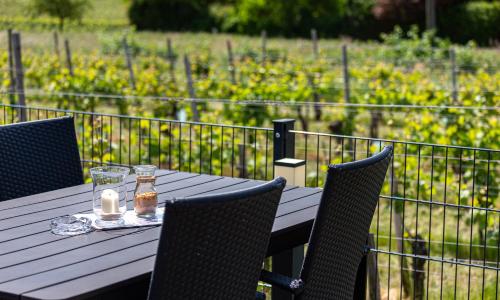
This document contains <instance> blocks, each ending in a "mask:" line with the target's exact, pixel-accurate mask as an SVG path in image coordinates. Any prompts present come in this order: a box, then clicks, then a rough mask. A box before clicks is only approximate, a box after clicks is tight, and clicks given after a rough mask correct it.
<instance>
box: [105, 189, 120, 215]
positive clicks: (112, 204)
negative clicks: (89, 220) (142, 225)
mask: <svg viewBox="0 0 500 300" xmlns="http://www.w3.org/2000/svg"><path fill="white" fill-rule="evenodd" d="M119 208H120V202H119V195H118V193H117V192H116V191H114V190H111V189H105V190H104V191H102V193H101V209H102V213H104V214H116V213H119V212H120V210H119Z"/></svg>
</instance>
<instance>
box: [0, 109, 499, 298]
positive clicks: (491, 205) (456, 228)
mask: <svg viewBox="0 0 500 300" xmlns="http://www.w3.org/2000/svg"><path fill="white" fill-rule="evenodd" d="M67 114H70V115H73V116H74V118H75V128H76V130H77V136H78V142H79V146H80V155H81V158H82V161H83V162H84V166H85V168H87V167H89V166H91V165H95V164H122V165H134V164H140V163H151V164H155V165H157V166H159V167H161V168H168V169H175V170H180V171H187V172H199V173H206V174H215V175H222V176H237V177H245V178H252V179H262V180H268V179H271V178H272V177H273V176H274V173H273V169H274V168H273V162H274V159H275V158H276V157H283V156H294V157H295V158H299V159H304V160H306V177H307V178H306V185H307V186H312V187H316V186H320V187H321V186H322V184H323V182H324V178H325V174H326V172H325V171H326V168H327V166H328V164H331V163H341V162H346V161H352V160H358V159H362V158H365V157H368V156H371V155H372V154H373V153H375V152H378V151H379V150H380V149H381V148H382V147H383V145H386V144H391V145H393V147H394V158H393V160H392V163H391V166H390V168H389V172H388V175H387V179H386V182H385V185H384V187H383V190H382V195H381V197H380V200H379V205H378V208H377V210H376V213H375V217H374V220H373V224H372V232H373V233H374V237H375V241H374V250H373V253H374V255H375V261H376V264H375V268H371V269H370V272H371V273H372V274H371V275H372V277H373V278H376V281H375V284H373V283H374V281H371V283H372V286H370V291H371V293H370V294H371V295H372V296H373V297H374V298H386V299H408V298H409V299H424V298H425V299H437V298H439V299H442V298H445V299H450V298H451V299H479V298H481V299H497V298H498V289H499V287H498V286H499V276H498V275H499V271H500V268H499V262H500V210H499V208H500V199H499V198H500V196H499V191H498V189H499V186H500V174H499V173H500V166H499V162H500V150H492V149H482V148H472V147H460V146H445V145H435V144H427V143H415V142H403V141H394V140H384V139H373V138H361V137H351V136H340V135H332V134H323V133H312V132H303V131H296V130H293V120H281V121H278V122H275V128H274V129H269V128H258V127H243V126H230V125H220V124H208V123H196V122H179V121H172V120H164V119H156V118H143V117H131V116H122V115H112V114H102V113H89V112H79V111H66V110H58V109H47V108H34V107H26V108H23V107H20V106H15V105H4V104H0V124H9V123H14V122H18V121H20V119H21V117H23V118H25V119H26V120H35V119H45V118H53V117H58V116H62V115H67Z"/></svg>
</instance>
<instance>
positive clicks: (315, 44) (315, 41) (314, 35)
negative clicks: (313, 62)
mask: <svg viewBox="0 0 500 300" xmlns="http://www.w3.org/2000/svg"><path fill="white" fill-rule="evenodd" d="M311 40H312V44H313V54H314V58H318V33H317V32H316V29H314V28H313V29H311Z"/></svg>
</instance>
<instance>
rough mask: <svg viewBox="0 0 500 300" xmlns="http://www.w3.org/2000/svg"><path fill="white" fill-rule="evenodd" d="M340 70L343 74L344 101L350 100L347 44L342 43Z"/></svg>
mask: <svg viewBox="0 0 500 300" xmlns="http://www.w3.org/2000/svg"><path fill="white" fill-rule="evenodd" d="M342 71H343V75H344V101H345V102H346V103H349V102H350V99H351V92H350V87H349V62H348V60H347V45H342Z"/></svg>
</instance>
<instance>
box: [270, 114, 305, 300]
mask: <svg viewBox="0 0 500 300" xmlns="http://www.w3.org/2000/svg"><path fill="white" fill-rule="evenodd" d="M273 123H274V132H273V134H274V137H273V141H274V159H273V165H274V161H277V160H280V159H282V158H294V157H295V135H294V134H293V133H291V132H290V130H293V128H294V124H295V120H294V119H281V120H273ZM303 260H304V246H303V245H301V246H297V247H295V248H292V249H288V250H285V251H283V252H281V253H279V254H277V255H274V256H273V257H272V266H273V272H277V273H279V274H283V275H287V276H290V277H296V276H298V275H299V273H300V269H301V267H302V261H303ZM272 299H273V300H284V299H287V300H288V299H292V296H291V294H290V293H289V292H286V291H282V290H280V289H277V288H273V289H272Z"/></svg>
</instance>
